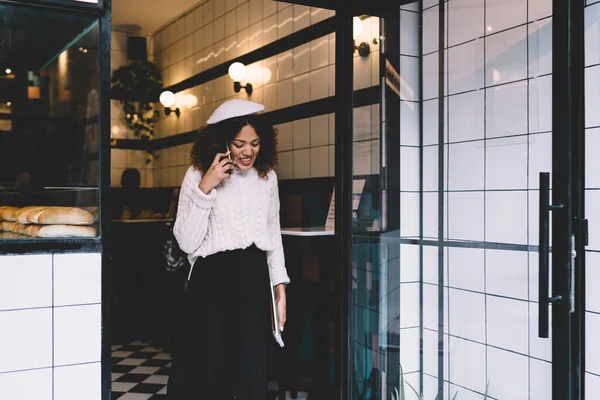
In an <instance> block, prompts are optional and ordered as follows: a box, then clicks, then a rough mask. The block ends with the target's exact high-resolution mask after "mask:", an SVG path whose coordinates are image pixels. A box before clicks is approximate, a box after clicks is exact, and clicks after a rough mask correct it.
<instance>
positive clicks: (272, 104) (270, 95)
mask: <svg viewBox="0 0 600 400" xmlns="http://www.w3.org/2000/svg"><path fill="white" fill-rule="evenodd" d="M263 90H264V91H263V104H264V105H265V111H273V110H276V109H277V106H278V100H277V91H278V86H277V84H273V85H268V86H265V87H264V88H263Z"/></svg>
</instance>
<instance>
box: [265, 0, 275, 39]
mask: <svg viewBox="0 0 600 400" xmlns="http://www.w3.org/2000/svg"><path fill="white" fill-rule="evenodd" d="M265 1H267V2H269V3H275V2H274V1H273V2H272V1H271V0H265ZM262 26H263V43H264V45H267V44H269V43H272V42H274V41H276V40H277V14H273V15H271V16H270V17H268V18H265V19H264V20H263V21H262Z"/></svg>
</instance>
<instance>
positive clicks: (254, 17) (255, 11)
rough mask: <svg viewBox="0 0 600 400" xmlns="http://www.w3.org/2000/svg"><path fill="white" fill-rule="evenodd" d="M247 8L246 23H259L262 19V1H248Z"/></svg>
mask: <svg viewBox="0 0 600 400" xmlns="http://www.w3.org/2000/svg"><path fill="white" fill-rule="evenodd" d="M249 8H250V15H249V16H248V22H249V23H250V24H256V23H257V22H260V21H261V20H262V18H263V0H250V5H249Z"/></svg>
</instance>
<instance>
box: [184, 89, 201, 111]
mask: <svg viewBox="0 0 600 400" xmlns="http://www.w3.org/2000/svg"><path fill="white" fill-rule="evenodd" d="M196 104H198V98H197V97H196V96H194V95H193V94H191V93H188V94H186V95H185V96H183V105H184V106H185V108H187V109H188V110H189V109H190V108H194V107H196Z"/></svg>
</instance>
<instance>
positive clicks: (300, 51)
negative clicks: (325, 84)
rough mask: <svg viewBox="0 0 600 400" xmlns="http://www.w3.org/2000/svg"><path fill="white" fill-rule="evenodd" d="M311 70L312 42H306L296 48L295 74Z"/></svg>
mask: <svg viewBox="0 0 600 400" xmlns="http://www.w3.org/2000/svg"><path fill="white" fill-rule="evenodd" d="M309 70H310V43H305V44H303V45H301V46H298V47H296V48H295V49H294V75H296V76H297V75H300V74H303V73H305V72H308V71H309Z"/></svg>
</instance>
